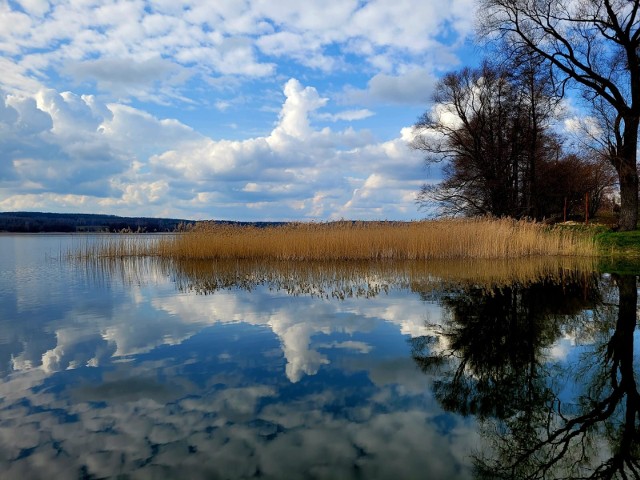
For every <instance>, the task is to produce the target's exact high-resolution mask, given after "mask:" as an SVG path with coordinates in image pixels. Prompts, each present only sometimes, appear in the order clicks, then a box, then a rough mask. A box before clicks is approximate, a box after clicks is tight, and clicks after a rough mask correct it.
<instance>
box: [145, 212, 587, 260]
mask: <svg viewBox="0 0 640 480" xmlns="http://www.w3.org/2000/svg"><path fill="white" fill-rule="evenodd" d="M137 254H139V253H134V255H137ZM149 254H150V255H157V256H161V257H167V258H192V259H272V260H293V261H295V260H307V261H308V260H425V259H436V258H440V259H450V258H485V259H493V258H518V257H531V256H540V255H553V256H566V255H572V256H593V255H596V246H595V244H594V241H593V239H592V237H590V236H589V235H586V234H584V233H580V232H575V231H570V230H566V229H564V230H563V229H556V228H552V227H548V226H545V225H542V224H539V223H533V222H526V221H515V220H510V219H464V220H457V219H454V220H431V221H416V222H346V221H342V222H329V223H291V224H285V225H282V226H271V227H255V226H234V225H220V224H214V223H204V224H200V225H198V226H197V227H196V228H195V229H193V230H192V231H189V232H187V233H184V234H178V235H175V236H172V237H164V238H161V239H160V240H159V241H158V242H157V243H156V244H155V245H153V246H152V247H151V248H150V249H149Z"/></svg>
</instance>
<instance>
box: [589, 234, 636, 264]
mask: <svg viewBox="0 0 640 480" xmlns="http://www.w3.org/2000/svg"><path fill="white" fill-rule="evenodd" d="M595 240H596V243H597V245H598V250H599V251H600V253H601V255H605V256H616V257H617V256H624V257H632V258H635V257H640V230H633V231H631V232H612V231H604V232H599V233H597V234H596V235H595Z"/></svg>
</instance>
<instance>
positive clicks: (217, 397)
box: [0, 235, 640, 479]
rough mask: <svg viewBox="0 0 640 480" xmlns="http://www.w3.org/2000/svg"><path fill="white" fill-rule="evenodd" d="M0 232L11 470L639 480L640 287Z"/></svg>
mask: <svg viewBox="0 0 640 480" xmlns="http://www.w3.org/2000/svg"><path fill="white" fill-rule="evenodd" d="M86 241H90V240H87V239H86V238H84V237H69V236H10V235H6V236H0V478H2V479H14V478H15V479H31V478H109V477H114V478H189V479H196V478H214V479H215V478H230V479H235V478H287V479H295V478H313V479H315V478H318V479H321V478H329V479H334V478H339V479H349V478H354V479H376V478H394V479H402V478H410V479H411V478H429V479H471V478H589V477H592V478H640V463H639V462H640V460H639V459H640V448H639V439H640V432H639V430H638V425H639V417H638V414H639V413H638V412H639V409H640V395H639V394H638V388H637V385H636V381H637V372H638V365H637V357H638V347H637V346H636V344H637V332H636V317H637V315H636V311H637V281H636V277H635V276H632V275H616V274H601V273H594V271H593V270H592V269H590V268H589V267H585V266H584V265H577V266H576V265H569V264H566V263H563V264H562V265H559V264H556V263H553V262H551V263H550V262H548V261H547V262H539V263H537V264H517V263H513V262H512V263H509V264H498V263H496V262H493V263H492V264H454V263H448V264H422V265H415V264H400V265H398V264H383V265H363V264H349V265H344V264H343V265H336V264H332V265H319V264H314V265H298V266H292V265H290V264H288V265H282V264H280V265H278V264H271V265H263V264H238V263H234V262H232V263H211V262H209V263H206V264H202V263H185V264H169V263H164V264H160V263H154V262H151V261H138V262H111V263H110V262H84V263H83V262H71V261H67V260H64V259H61V258H60V257H61V256H63V255H61V254H64V252H66V251H67V250H68V249H69V248H70V247H73V246H74V245H77V244H78V242H86Z"/></svg>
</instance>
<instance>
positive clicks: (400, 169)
mask: <svg viewBox="0 0 640 480" xmlns="http://www.w3.org/2000/svg"><path fill="white" fill-rule="evenodd" d="M282 92H283V95H284V101H283V103H282V105H281V108H280V112H279V114H278V117H277V121H276V123H275V125H274V126H273V128H272V130H271V132H270V133H269V134H268V135H264V136H256V137H251V138H247V139H244V140H224V139H222V140H215V139H213V138H210V137H207V136H204V135H202V134H200V133H198V132H197V131H195V130H194V129H193V128H191V127H188V126H187V125H185V124H183V123H181V122H179V121H178V120H175V119H161V118H157V117H155V116H153V115H151V114H149V113H148V112H145V111H143V110H140V109H137V108H134V107H132V106H129V105H124V104H121V103H103V102H102V101H101V100H100V99H98V98H97V97H95V96H93V95H76V94H74V93H71V92H62V93H58V92H56V91H54V90H51V89H48V90H40V91H39V92H38V93H37V94H36V95H34V96H33V97H31V96H18V95H6V96H5V97H4V102H3V103H2V108H0V133H2V136H0V143H2V144H3V150H4V151H5V156H4V157H3V160H2V166H1V167H0V168H1V171H2V172H3V177H2V179H0V182H3V183H2V185H3V187H4V188H5V189H6V192H7V195H6V196H5V197H4V198H3V199H1V200H0V208H3V209H5V210H14V209H47V210H61V209H65V210H71V211H78V210H82V211H93V212H103V213H118V212H126V213H127V214H135V213H136V212H139V213H138V214H140V215H146V216H148V215H157V216H177V217H187V218H226V219H234V220H242V219H247V220H266V219H272V220H290V219H291V220H293V219H305V218H312V219H317V220H326V219H338V218H343V217H344V218H357V219H392V218H400V219H401V218H414V217H415V215H416V212H417V210H416V208H415V206H414V196H415V192H416V191H417V190H418V188H419V186H420V184H421V182H422V179H423V177H424V171H423V169H422V165H421V164H422V161H421V157H420V155H419V154H418V153H417V152H414V151H411V149H410V148H409V147H408V143H409V140H410V138H409V137H410V129H404V130H402V131H401V132H400V134H399V136H398V137H397V138H395V139H392V140H388V141H382V142H380V141H376V139H375V138H374V137H373V135H372V134H371V133H370V132H369V131H368V130H355V129H354V128H352V127H348V128H346V129H344V130H332V129H331V128H328V127H319V126H316V125H315V122H316V121H326V120H330V121H338V120H357V119H362V118H365V117H367V116H369V115H370V114H371V113H372V112H370V111H369V110H354V111H343V112H338V113H333V114H332V113H327V112H324V109H326V108H327V106H328V104H329V103H330V99H329V98H328V97H325V96H322V95H320V93H319V92H318V90H317V89H316V88H314V87H312V86H304V85H302V84H301V83H300V82H299V81H298V80H296V79H290V80H289V81H287V82H286V83H285V84H284V86H283V90H282Z"/></svg>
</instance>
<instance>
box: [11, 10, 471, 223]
mask: <svg viewBox="0 0 640 480" xmlns="http://www.w3.org/2000/svg"><path fill="white" fill-rule="evenodd" d="M474 19H475V2H474V0H447V1H435V0H427V1H424V0H422V1H420V0H393V1H391V0H377V1H362V0H308V1H305V2H299V1H293V0H249V1H245V0H201V1H200V0H198V1H187V0H157V1H147V0H131V1H112V0H101V1H95V0H67V1H62V0H60V1H52V2H51V1H44V0H9V1H7V0H0V52H1V53H0V69H1V71H2V72H3V73H2V75H0V94H1V95H2V97H1V99H0V152H1V155H0V210H1V211H15V210H31V211H56V212H87V213H109V214H116V215H144V216H164V217H167V216H170V217H179V218H190V219H210V218H212V219H230V220H318V221H324V220H331V219H339V218H349V219H416V218H421V217H423V216H424V215H425V213H424V212H420V211H418V209H417V207H416V205H415V202H414V199H415V194H416V192H417V190H418V189H419V187H420V185H421V184H422V183H424V182H425V181H428V180H430V177H432V178H433V177H435V176H437V172H435V171H433V170H431V171H429V170H426V169H425V168H424V166H423V162H422V160H421V155H420V154H419V153H418V152H415V151H411V150H410V149H409V148H408V147H407V142H408V141H409V140H410V138H411V129H410V127H411V125H412V124H413V123H414V122H415V120H416V119H417V118H418V116H419V115H420V114H421V113H422V112H424V111H425V110H426V109H427V108H429V98H430V95H431V91H432V88H433V86H434V84H435V83H436V82H437V79H438V78H439V77H440V76H441V75H442V74H443V73H445V72H447V71H451V70H453V69H457V68H460V67H461V66H462V65H464V64H468V63H469V62H474V61H475V60H476V58H477V56H478V52H477V50H476V49H475V47H474V46H473V45H472V43H471V41H472V35H473V26H474Z"/></svg>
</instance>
